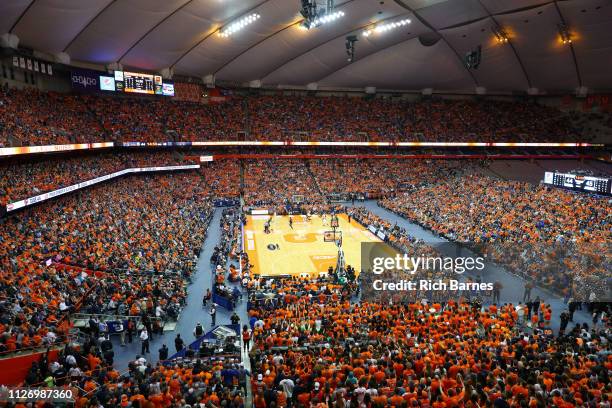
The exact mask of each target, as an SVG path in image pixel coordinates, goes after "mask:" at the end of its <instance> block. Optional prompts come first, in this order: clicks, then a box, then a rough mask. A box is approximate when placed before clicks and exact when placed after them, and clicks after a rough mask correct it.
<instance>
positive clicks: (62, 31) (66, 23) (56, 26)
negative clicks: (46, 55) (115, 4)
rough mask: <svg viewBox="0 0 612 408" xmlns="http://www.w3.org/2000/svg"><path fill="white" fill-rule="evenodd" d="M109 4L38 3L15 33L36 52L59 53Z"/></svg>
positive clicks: (91, 0)
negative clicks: (33, 28) (36, 50)
mask: <svg viewBox="0 0 612 408" xmlns="http://www.w3.org/2000/svg"><path fill="white" fill-rule="evenodd" d="M110 1H111V0H88V1H82V0H37V1H36V2H34V3H32V7H31V8H30V9H29V10H28V12H27V13H26V14H25V15H24V16H23V18H22V19H21V20H20V21H19V24H17V26H16V27H15V30H14V33H15V34H17V35H18V36H19V38H20V40H21V41H22V42H23V43H24V44H28V45H29V46H31V47H33V48H35V49H38V50H45V51H49V52H60V51H63V50H64V48H65V47H66V46H67V45H68V44H69V43H70V41H72V39H73V38H74V37H75V36H76V35H78V33H79V32H80V31H81V30H82V29H83V28H84V27H85V26H86V25H87V23H88V22H89V20H90V19H92V18H93V17H94V16H96V14H98V13H99V12H100V11H102V10H103V9H104V7H106V6H107V5H108V4H109V3H110ZM32 27H36V30H32Z"/></svg>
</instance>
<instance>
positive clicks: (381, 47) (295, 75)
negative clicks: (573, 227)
mask: <svg viewBox="0 0 612 408" xmlns="http://www.w3.org/2000/svg"><path fill="white" fill-rule="evenodd" d="M321 1H323V0H321ZM299 8H300V2H299V1H298V0H87V1H82V0H7V1H3V2H2V3H0V33H8V32H10V33H13V34H15V35H17V36H18V37H19V39H20V45H22V46H26V47H30V48H33V49H35V50H40V51H46V52H50V53H58V52H66V53H68V54H69V55H70V57H71V59H72V60H73V61H85V62H91V63H96V64H109V63H114V62H119V63H121V64H123V66H124V67H126V68H132V69H141V70H151V71H160V70H162V69H165V68H173V69H174V72H175V74H178V75H187V76H195V77H204V76H206V75H210V74H214V75H215V78H216V80H217V81H230V82H235V83H246V82H248V81H252V80H261V81H262V82H263V84H264V85H297V86H303V85H307V84H309V83H312V82H316V83H319V86H321V87H323V86H325V87H342V88H344V87H346V88H363V87H366V86H376V87H379V88H387V89H398V90H420V89H423V88H434V89H436V90H444V91H467V92H474V90H475V89H476V87H485V88H487V90H489V91H490V92H494V91H506V92H507V91H517V90H518V91H525V90H526V89H528V88H538V89H540V90H542V91H558V90H563V91H573V90H575V89H576V88H578V87H580V86H584V87H587V88H589V89H590V90H610V89H612V80H611V79H610V75H609V74H608V72H606V71H607V70H606V69H604V67H609V66H612V30H610V29H609V27H611V26H612V1H610V0H559V1H537V0H383V1H381V0H337V1H336V8H337V9H338V10H342V11H343V12H344V13H345V16H344V17H343V18H341V19H338V20H336V21H334V22H332V23H330V24H326V25H323V26H320V27H318V28H314V29H311V30H305V29H304V28H302V27H301V24H300V23H301V22H302V16H301V15H300V14H299ZM249 13H258V14H259V15H261V18H260V19H259V20H257V21H256V22H255V23H253V24H251V25H249V26H247V27H245V28H244V29H243V30H241V31H240V32H238V33H236V34H234V35H232V36H230V37H221V36H219V35H218V31H219V29H221V28H222V27H223V26H225V25H227V24H228V23H230V22H232V21H234V20H236V19H238V18H240V17H241V16H244V15H246V14H249ZM404 18H409V19H410V20H411V21H412V23H411V24H409V25H407V26H404V27H401V28H399V29H395V30H391V31H388V32H385V33H382V34H377V35H372V36H369V37H367V38H366V37H363V36H362V35H361V34H362V33H363V31H364V30H365V29H366V28H372V27H374V26H375V25H376V24H382V23H385V22H394V21H398V20H401V19H404ZM562 24H565V25H566V27H568V29H569V32H570V33H571V36H572V43H571V44H563V43H562V41H561V40H560V29H559V26H560V25H562ZM497 28H501V29H503V30H504V31H505V33H507V35H508V38H509V42H508V43H502V44H500V43H498V42H497V41H496V37H495V35H494V31H495V30H496V29H497ZM348 35H356V36H358V38H359V41H358V42H357V43H356V46H355V47H356V48H355V60H354V61H353V62H349V61H347V56H346V53H345V38H346V36H348ZM478 45H481V47H482V63H481V65H480V66H479V68H478V69H476V70H474V69H472V70H469V69H467V68H466V67H465V66H464V64H463V60H464V56H465V54H466V53H467V52H470V51H472V50H474V49H475V48H476V47H477V46H478Z"/></svg>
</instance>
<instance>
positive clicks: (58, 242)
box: [0, 173, 212, 350]
mask: <svg viewBox="0 0 612 408" xmlns="http://www.w3.org/2000/svg"><path fill="white" fill-rule="evenodd" d="M211 209H212V205H211V200H210V199H208V189H207V186H206V185H205V184H203V183H202V181H201V178H200V176H199V175H198V174H196V173H183V174H168V175H162V176H139V177H128V178H123V179H121V180H119V181H116V182H113V183H112V184H108V185H101V186H98V187H94V188H92V189H89V190H85V191H83V192H80V193H76V194H73V195H69V196H65V197H62V198H60V199H58V200H56V201H52V202H49V203H45V204H44V205H42V206H36V207H33V208H30V209H28V210H25V211H24V212H20V213H19V214H16V215H14V216H11V217H8V218H4V219H0V270H2V273H1V275H0V306H1V308H2V313H1V316H2V317H1V319H0V343H1V344H2V347H3V348H5V349H7V350H10V349H17V348H19V346H21V347H25V345H27V344H29V340H30V339H38V336H44V335H46V334H47V333H48V332H52V333H54V334H55V335H57V333H58V332H60V331H62V332H65V331H66V329H67V327H64V326H62V330H60V329H59V327H58V326H59V325H60V324H61V323H62V322H63V321H62V319H61V317H60V315H64V314H65V313H67V312H70V311H72V310H74V309H75V308H76V306H77V305H78V304H79V303H80V301H81V299H82V297H83V296H84V295H85V294H87V293H94V294H95V297H89V298H87V299H85V304H84V306H85V307H86V309H88V310H90V311H93V312H96V311H99V312H107V311H108V310H109V309H117V308H120V307H122V308H123V309H124V310H128V311H130V312H137V313H136V314H138V312H141V311H142V310H148V311H152V312H154V313H156V312H158V310H156V309H157V306H158V305H160V306H161V309H160V310H159V312H160V313H168V311H169V308H172V307H173V305H176V304H177V303H178V304H180V303H181V302H182V300H183V299H184V281H185V280H186V279H188V278H189V276H190V274H191V272H192V271H193V269H194V267H195V265H196V261H197V256H198V254H199V250H200V246H201V244H202V242H203V241H204V235H205V232H206V227H207V225H208V222H209V220H210V216H211ZM48 261H49V262H48ZM51 261H55V262H60V263H62V264H68V265H78V266H79V267H82V268H84V269H83V270H81V271H79V270H75V269H65V270H58V269H56V267H55V264H51V265H48V264H49V263H51ZM95 271H99V272H100V273H99V274H97V273H94V272H95ZM92 291H93V292H92ZM151 301H152V302H153V303H149V302H151ZM24 339H26V340H24ZM24 342H25V343H24ZM34 342H35V343H38V344H42V343H41V342H40V341H38V340H35V341H34ZM18 345H19V346H18Z"/></svg>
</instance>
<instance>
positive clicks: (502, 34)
mask: <svg viewBox="0 0 612 408" xmlns="http://www.w3.org/2000/svg"><path fill="white" fill-rule="evenodd" d="M491 31H493V35H495V39H496V40H497V42H498V43H500V44H505V43H507V42H508V41H509V40H510V39H509V38H508V34H507V33H506V31H505V30H504V29H503V28H501V27H499V28H498V27H491Z"/></svg>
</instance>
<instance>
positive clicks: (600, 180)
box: [544, 171, 612, 195]
mask: <svg viewBox="0 0 612 408" xmlns="http://www.w3.org/2000/svg"><path fill="white" fill-rule="evenodd" d="M544 184H548V185H551V186H556V187H563V188H568V189H570V190H575V191H583V192H587V193H594V194H601V195H612V179H611V178H609V177H608V178H606V177H593V176H582V175H578V174H570V173H556V172H551V171H547V172H546V173H544Z"/></svg>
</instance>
